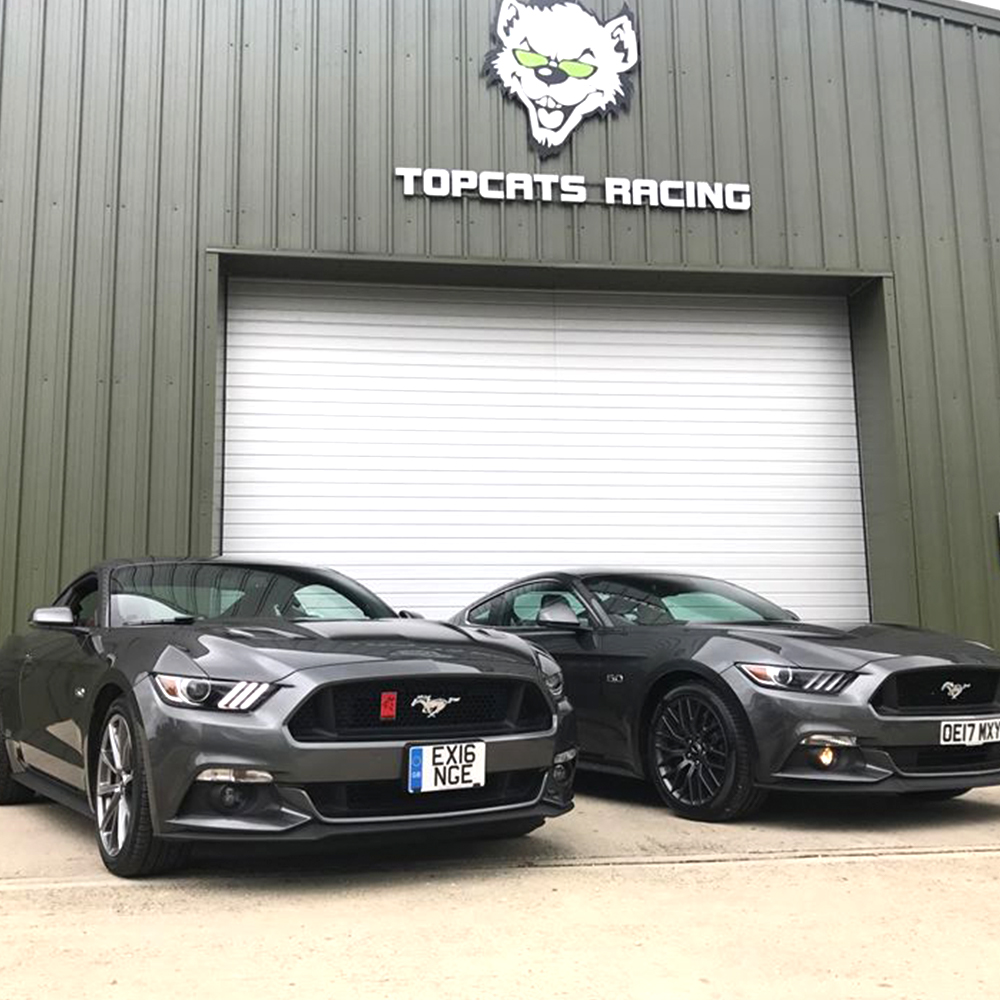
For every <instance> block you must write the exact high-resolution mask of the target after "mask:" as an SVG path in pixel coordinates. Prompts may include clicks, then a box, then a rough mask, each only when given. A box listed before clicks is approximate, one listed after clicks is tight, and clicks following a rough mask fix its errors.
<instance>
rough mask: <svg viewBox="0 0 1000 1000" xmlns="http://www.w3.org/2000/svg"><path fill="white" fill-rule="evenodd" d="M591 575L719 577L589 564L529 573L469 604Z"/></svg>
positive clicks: (655, 577)
mask: <svg viewBox="0 0 1000 1000" xmlns="http://www.w3.org/2000/svg"><path fill="white" fill-rule="evenodd" d="M591 576H637V577H645V578H648V579H657V578H662V577H669V576H675V577H684V578H685V579H691V580H715V579H717V578H716V577H712V576H705V575H704V574H703V573H688V572H686V571H684V570H654V569H629V568H628V567H622V566H589V567H579V568H576V569H556V570H548V571H545V570H541V571H539V572H537V573H529V574H528V575H527V576H522V577H519V578H518V579H516V580H511V581H510V582H509V583H505V584H502V585H501V586H499V587H494V588H493V590H491V591H490V592H489V593H488V594H486V595H485V596H483V597H477V598H476V600H475V601H474V602H473V604H471V605H469V607H474V606H476V605H479V604H482V603H483V602H484V601H485V600H490V599H491V598H494V597H497V596H498V595H499V594H503V593H504V592H506V591H508V590H513V589H514V588H515V587H523V586H525V585H526V584H529V583H534V582H535V581H537V580H557V581H559V582H561V583H572V582H573V581H575V580H583V579H585V578H586V577H591Z"/></svg>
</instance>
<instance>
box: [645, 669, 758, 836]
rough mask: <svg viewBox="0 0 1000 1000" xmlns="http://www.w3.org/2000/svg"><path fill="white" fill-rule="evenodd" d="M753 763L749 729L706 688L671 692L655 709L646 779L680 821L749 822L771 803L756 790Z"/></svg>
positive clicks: (698, 684)
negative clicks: (767, 803) (756, 812)
mask: <svg viewBox="0 0 1000 1000" xmlns="http://www.w3.org/2000/svg"><path fill="white" fill-rule="evenodd" d="M755 763H756V752H755V750H754V743H753V737H752V735H751V732H750V725H749V723H748V722H747V721H746V719H745V718H744V716H743V715H742V713H741V712H740V711H739V710H738V709H737V708H734V707H733V706H732V705H730V704H729V702H728V701H727V700H726V699H725V698H723V697H722V696H721V695H720V694H719V693H718V692H717V691H715V690H714V688H711V687H709V686H708V685H707V684H703V683H701V682H699V681H690V682H687V683H684V684H681V685H679V686H678V687H675V688H671V689H670V690H669V691H667V692H666V694H664V695H663V697H662V698H660V700H659V702H658V703H657V705H656V707H655V708H654V709H653V714H652V716H651V718H650V721H649V732H648V734H647V743H646V769H647V774H648V776H649V778H650V780H651V781H652V782H653V785H654V786H655V787H656V790H657V792H658V793H659V795H660V798H661V799H663V801H664V803H665V804H666V805H667V806H668V807H669V808H670V809H672V810H673V811H674V812H675V813H677V815H678V816H682V817H684V818H685V819H693V820H700V821H701V822H706V823H726V822H730V821H732V820H738V819H745V818H746V817H747V816H749V815H750V814H751V813H753V812H754V811H756V810H757V809H759V808H760V806H761V805H762V804H763V803H764V800H765V799H766V798H767V792H766V791H764V790H762V789H759V788H756V787H755V786H754V765H755Z"/></svg>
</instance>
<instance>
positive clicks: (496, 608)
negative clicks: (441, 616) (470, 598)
mask: <svg viewBox="0 0 1000 1000" xmlns="http://www.w3.org/2000/svg"><path fill="white" fill-rule="evenodd" d="M503 601H504V596H503V595H501V596H500V597H494V598H493V599H492V600H490V601H484V602H483V603H482V604H478V605H477V606H476V607H474V608H473V609H472V610H471V611H470V612H469V613H468V614H467V615H466V616H465V617H466V620H467V621H468V622H469V624H470V625H497V624H499V621H500V609H501V608H502V607H503Z"/></svg>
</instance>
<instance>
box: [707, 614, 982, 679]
mask: <svg viewBox="0 0 1000 1000" xmlns="http://www.w3.org/2000/svg"><path fill="white" fill-rule="evenodd" d="M687 627H688V628H693V629H704V630H706V631H707V632H710V633H715V635H716V636H717V637H718V638H720V639H724V640H725V641H726V642H727V643H732V644H734V645H735V646H737V647H738V648H739V652H738V653H737V654H736V657H734V658H742V659H745V658H747V657H750V656H760V658H761V659H762V660H763V661H764V662H775V661H776V660H778V661H785V662H788V663H791V664H795V665H798V666H808V667H817V668H820V669H824V670H860V669H861V668H862V667H863V666H865V665H866V664H869V663H872V662H874V661H879V663H880V664H881V665H882V666H883V667H885V668H886V669H892V668H893V664H891V663H890V662H889V661H893V660H898V661H899V663H898V669H907V668H912V667H915V666H932V665H942V664H943V665H951V664H964V665H977V666H980V665H981V666H990V667H997V668H1000V656H998V655H997V653H996V652H995V651H993V650H991V649H988V648H987V647H985V646H981V645H979V644H978V643H975V642H968V641H966V640H964V639H959V638H956V637H955V636H950V635H945V634H942V633H939V632H929V631H926V630H923V629H915V628H909V627H906V626H903V625H872V624H860V625H844V626H839V627H837V626H828V625H812V624H809V623H806V622H774V623H767V624H760V625H752V624H748V625H744V624H740V625H728V626H724V627H720V626H718V625H704V626H703V625H689V626H687Z"/></svg>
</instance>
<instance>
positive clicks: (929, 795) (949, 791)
mask: <svg viewBox="0 0 1000 1000" xmlns="http://www.w3.org/2000/svg"><path fill="white" fill-rule="evenodd" d="M971 791H972V789H971V788H942V789H935V790H934V791H930V792H904V793H903V797H904V798H907V799H913V800H914V801H916V802H950V801H951V800H952V799H957V798H959V797H960V796H962V795H968V794H969V792H971Z"/></svg>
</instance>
